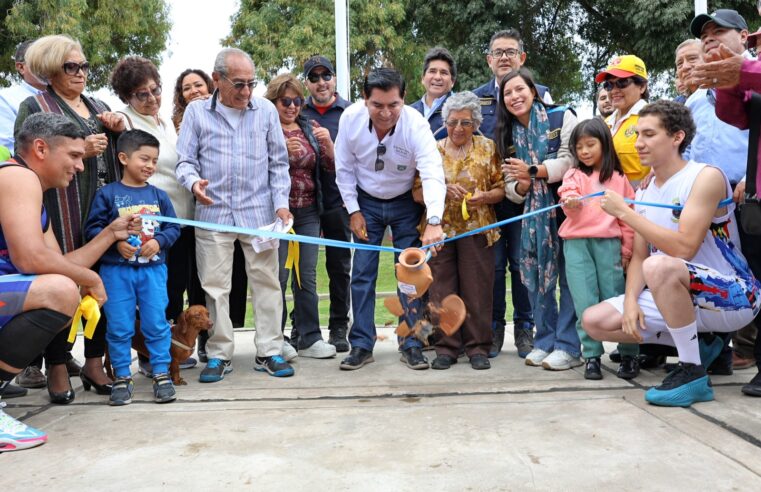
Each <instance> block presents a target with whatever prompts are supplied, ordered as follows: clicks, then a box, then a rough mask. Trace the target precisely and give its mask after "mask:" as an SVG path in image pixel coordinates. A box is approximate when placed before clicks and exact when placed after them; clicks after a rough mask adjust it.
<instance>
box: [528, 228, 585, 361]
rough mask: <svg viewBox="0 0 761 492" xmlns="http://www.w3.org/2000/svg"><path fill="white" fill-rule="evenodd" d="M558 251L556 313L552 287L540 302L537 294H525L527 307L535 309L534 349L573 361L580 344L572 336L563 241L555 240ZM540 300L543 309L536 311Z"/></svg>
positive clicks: (573, 319)
mask: <svg viewBox="0 0 761 492" xmlns="http://www.w3.org/2000/svg"><path fill="white" fill-rule="evenodd" d="M559 245H560V251H559V253H558V278H559V280H560V310H559V311H558V305H557V301H556V300H555V294H556V289H555V286H552V288H550V289H549V291H548V292H546V293H545V294H544V299H539V294H538V293H537V292H529V294H530V295H531V305H532V306H533V307H534V308H535V309H533V311H534V323H536V335H535V336H534V347H535V348H538V349H540V350H544V351H545V352H552V351H553V350H563V351H565V352H568V353H569V354H571V355H572V356H574V357H579V356H580V355H581V342H580V341H579V334H578V333H577V332H576V312H575V310H574V307H573V298H572V297H571V291H570V290H569V289H568V281H567V280H566V274H565V255H563V240H562V239H559ZM540 300H543V301H544V302H543V303H541V304H544V306H545V309H540V308H539V306H540V302H539V301H540Z"/></svg>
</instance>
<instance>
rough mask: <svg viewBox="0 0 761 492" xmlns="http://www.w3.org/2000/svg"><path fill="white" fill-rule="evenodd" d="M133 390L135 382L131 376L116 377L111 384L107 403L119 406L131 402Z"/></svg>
mask: <svg viewBox="0 0 761 492" xmlns="http://www.w3.org/2000/svg"><path fill="white" fill-rule="evenodd" d="M134 390H135V383H133V382H132V378H116V380H115V381H114V384H113V385H111V396H110V397H109V399H108V404H109V405H111V406H113V407H120V406H123V405H129V404H130V403H132V393H133V392H134Z"/></svg>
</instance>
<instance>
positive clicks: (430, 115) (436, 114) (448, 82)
mask: <svg viewBox="0 0 761 492" xmlns="http://www.w3.org/2000/svg"><path fill="white" fill-rule="evenodd" d="M456 80H457V64H456V63H455V61H454V58H453V57H452V54H451V53H450V52H449V50H447V49H446V48H442V47H440V46H437V47H435V48H431V49H430V50H429V51H428V53H426V54H425V58H424V59H423V77H422V79H421V83H422V84H423V87H425V94H423V97H422V98H421V99H420V100H418V101H415V102H414V103H412V104H411V105H410V106H412V107H413V108H415V109H416V110H417V111H418V112H420V114H422V115H423V117H425V119H426V120H428V124H429V125H430V127H431V131H432V132H433V136H434V137H435V138H436V140H441V139H442V138H446V136H447V131H446V129H445V128H444V122H443V121H441V108H442V107H443V106H444V102H446V100H447V99H448V98H449V96H451V95H452V87H453V86H454V84H455V81H456Z"/></svg>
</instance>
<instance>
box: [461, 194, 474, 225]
mask: <svg viewBox="0 0 761 492" xmlns="http://www.w3.org/2000/svg"><path fill="white" fill-rule="evenodd" d="M471 198H473V193H471V192H468V193H466V194H465V198H463V199H462V218H463V219H465V220H468V219H469V218H470V214H469V213H468V200H470V199H471Z"/></svg>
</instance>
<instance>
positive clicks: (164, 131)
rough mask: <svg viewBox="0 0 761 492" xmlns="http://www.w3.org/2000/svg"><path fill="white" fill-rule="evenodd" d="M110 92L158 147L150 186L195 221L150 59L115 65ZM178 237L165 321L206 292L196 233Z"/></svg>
mask: <svg viewBox="0 0 761 492" xmlns="http://www.w3.org/2000/svg"><path fill="white" fill-rule="evenodd" d="M110 82H111V88H112V89H113V91H114V93H115V94H116V95H117V96H119V99H121V100H122V102H124V103H126V104H127V106H126V107H125V108H124V109H122V110H121V111H120V112H119V113H120V114H122V115H124V118H125V119H126V122H127V128H129V129H130V130H133V129H137V130H143V131H146V132H148V133H150V134H151V135H153V136H154V137H156V138H157V139H158V141H159V143H160V147H159V160H158V163H157V166H156V172H155V173H154V174H153V176H151V178H150V179H149V180H148V182H149V183H150V184H152V185H153V186H155V187H157V188H159V189H160V190H163V191H165V192H166V193H167V194H168V195H169V199H170V200H171V202H172V206H173V207H174V211H175V213H176V214H177V217H178V218H180V219H193V218H194V215H195V213H194V211H195V205H194V202H193V196H192V195H191V193H190V192H189V191H188V190H187V189H185V188H184V187H183V186H181V185H180V183H179V182H178V181H177V176H176V174H175V167H176V165H177V161H178V159H179V157H178V156H177V150H176V145H177V133H176V132H175V129H174V127H173V125H172V124H171V123H168V122H166V121H164V119H163V118H161V116H160V115H159V110H160V109H161V96H162V87H161V76H160V75H159V71H158V69H157V68H156V65H154V64H153V62H151V61H150V60H148V59H147V58H143V57H141V56H128V57H126V58H123V59H122V60H120V61H119V63H117V64H116V67H114V71H113V72H112V73H111V80H110ZM181 231H182V232H181V233H180V237H179V238H178V239H177V241H175V243H174V245H172V247H171V248H170V249H169V251H168V252H167V258H166V263H167V286H166V288H167V295H168V297H169V304H168V305H167V308H166V318H167V319H168V320H173V321H176V320H177V318H178V317H179V315H180V313H181V312H182V310H183V309H184V307H185V300H184V294H185V292H186V291H187V295H188V301H189V303H190V305H191V306H192V305H193V304H203V303H204V294H203V290H202V289H201V283H200V281H199V280H198V269H197V268H196V261H195V256H196V255H195V234H194V233H193V232H194V230H193V228H192V227H182V229H181ZM195 364H196V360H195V359H193V358H190V359H188V360H186V361H184V362H183V363H181V364H180V368H181V369H188V368H190V367H193V366H195ZM139 365H140V372H141V373H142V374H144V375H146V376H148V377H151V372H152V371H151V367H150V363H149V362H148V358H147V357H144V356H142V355H140V356H139Z"/></svg>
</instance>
